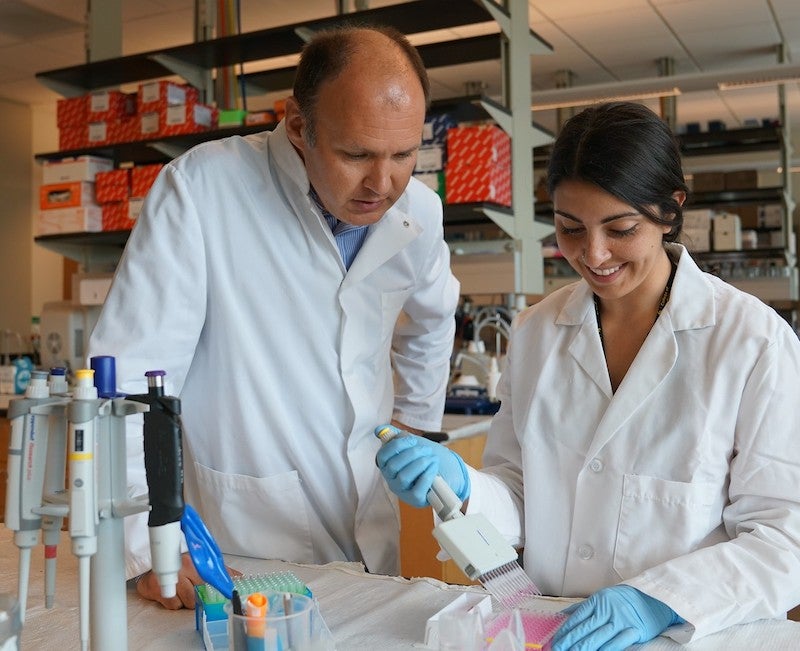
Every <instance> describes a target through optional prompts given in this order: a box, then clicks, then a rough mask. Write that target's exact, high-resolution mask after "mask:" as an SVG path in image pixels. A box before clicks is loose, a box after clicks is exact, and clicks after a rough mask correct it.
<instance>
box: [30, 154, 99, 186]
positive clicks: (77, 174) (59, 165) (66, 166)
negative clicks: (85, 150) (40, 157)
mask: <svg viewBox="0 0 800 651" xmlns="http://www.w3.org/2000/svg"><path fill="white" fill-rule="evenodd" d="M111 169H114V161H113V160H111V159H110V158H102V157H100V156H78V157H76V158H62V159H61V160H47V161H45V162H44V165H43V166H42V183H44V184H45V185H47V184H51V183H69V182H74V181H94V179H95V176H96V175H97V173H98V172H105V171H108V170H111Z"/></svg>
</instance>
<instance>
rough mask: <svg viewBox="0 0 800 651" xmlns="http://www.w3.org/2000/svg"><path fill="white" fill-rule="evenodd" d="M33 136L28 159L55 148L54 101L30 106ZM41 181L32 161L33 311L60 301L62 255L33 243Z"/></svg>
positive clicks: (31, 289) (37, 311) (56, 145)
mask: <svg viewBox="0 0 800 651" xmlns="http://www.w3.org/2000/svg"><path fill="white" fill-rule="evenodd" d="M31 123H32V129H33V132H32V137H31V148H32V153H31V154H30V156H29V158H30V160H33V155H34V154H35V153H37V152H50V151H56V150H57V149H58V128H57V127H56V104H55V102H53V103H52V104H44V105H36V106H33V107H31ZM41 182H42V166H41V165H40V164H39V163H36V162H34V163H33V164H32V174H31V196H32V204H31V208H32V210H31V212H30V215H29V224H30V229H29V233H28V241H29V242H30V246H31V249H32V251H31V266H32V270H31V281H30V296H31V309H32V310H33V312H32V314H41V313H42V305H43V304H44V303H46V302H47V301H59V300H61V298H62V295H63V269H64V258H63V257H62V256H60V255H59V254H57V253H53V252H52V251H49V250H48V249H45V248H44V247H42V246H39V245H38V244H35V243H34V242H33V238H34V237H35V234H36V231H35V227H36V224H35V215H36V210H37V208H38V206H39V194H38V193H39V186H40V185H41Z"/></svg>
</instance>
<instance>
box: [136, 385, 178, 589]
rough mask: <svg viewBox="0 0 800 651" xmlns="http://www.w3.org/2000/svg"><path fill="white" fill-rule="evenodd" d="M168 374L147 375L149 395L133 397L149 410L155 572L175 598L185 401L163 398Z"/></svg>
mask: <svg viewBox="0 0 800 651" xmlns="http://www.w3.org/2000/svg"><path fill="white" fill-rule="evenodd" d="M164 375H165V373H164V371H161V370H156V371H147V372H146V373H145V377H147V393H146V394H144V395H135V396H133V395H132V396H128V399H129V400H135V401H137V402H144V403H146V404H147V405H149V406H150V409H149V411H147V412H146V413H145V414H144V428H143V436H144V467H145V473H146V475H147V490H148V494H149V501H150V514H149V516H148V519H147V525H148V532H149V535H150V551H151V554H152V565H153V573H154V574H155V575H156V576H157V577H158V583H159V586H160V587H161V594H162V595H163V596H164V597H174V596H175V593H176V585H177V583H178V572H179V571H180V568H181V517H182V516H183V509H184V505H183V454H182V451H181V421H180V413H181V402H180V400H179V399H178V398H175V397H172V396H167V395H165V394H164Z"/></svg>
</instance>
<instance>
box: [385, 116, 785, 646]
mask: <svg viewBox="0 0 800 651" xmlns="http://www.w3.org/2000/svg"><path fill="white" fill-rule="evenodd" d="M548 183H549V186H550V187H549V189H550V194H551V196H552V197H553V206H554V212H555V227H556V236H557V240H558V245H559V248H560V249H561V251H562V253H563V254H564V256H565V257H566V259H567V260H568V261H569V263H570V265H572V267H573V268H574V269H575V270H576V271H577V272H578V273H579V274H580V275H581V277H582V279H581V280H580V281H579V282H576V283H573V284H572V285H569V286H567V287H565V288H563V289H561V290H559V291H556V292H554V293H553V294H551V295H549V296H547V297H546V298H544V300H542V301H541V302H540V303H538V304H536V305H534V306H533V307H531V308H529V309H528V310H526V311H525V312H523V313H522V314H520V316H519V317H518V318H517V319H516V321H515V324H514V331H513V335H512V339H511V345H510V347H509V355H508V360H507V368H506V370H505V372H504V373H503V377H502V379H501V382H500V387H499V388H498V395H499V397H500V398H501V400H502V406H501V408H500V411H499V412H498V414H497V415H496V416H495V417H494V419H493V422H492V427H491V429H490V432H489V435H488V440H487V446H486V451H485V454H484V469H483V470H481V471H476V470H474V469H472V468H467V467H466V466H465V465H464V464H463V462H462V461H461V459H460V458H458V456H457V455H456V454H455V453H453V452H452V451H450V450H447V449H446V448H444V447H442V446H437V445H435V444H432V443H430V442H428V441H426V440H424V439H421V438H419V437H407V438H398V439H395V440H394V441H393V442H391V443H390V444H387V445H386V446H384V447H383V448H381V450H380V451H379V453H378V465H379V467H380V468H381V471H382V472H383V474H384V477H385V478H386V479H387V481H388V483H389V486H390V487H391V488H392V490H394V491H395V492H396V493H397V494H398V495H399V496H400V497H401V498H403V499H405V500H406V501H409V502H411V503H414V504H417V505H423V504H424V503H425V502H424V498H425V495H426V494H427V490H428V488H429V487H430V484H431V482H432V479H433V477H434V476H435V475H436V474H437V473H438V474H441V475H442V476H443V477H444V478H445V480H446V481H448V483H450V484H451V486H452V487H453V488H454V490H455V491H456V492H457V493H458V494H459V495H460V496H461V497H462V498H468V499H469V502H468V509H467V512H468V513H469V512H483V513H484V514H486V515H487V516H488V517H490V518H491V519H492V520H493V522H494V523H495V525H497V526H498V528H499V529H500V530H501V531H502V532H503V533H504V535H505V536H506V537H507V538H508V539H510V540H511V541H512V543H513V544H516V545H519V546H524V548H525V551H524V565H525V568H526V571H527V572H528V573H529V574H530V575H531V577H532V578H533V580H534V582H535V583H537V584H538V585H539V587H540V588H541V589H542V590H543V592H544V593H545V594H550V595H563V596H586V595H591V597H590V598H589V599H587V600H586V601H585V602H583V603H582V604H581V605H580V606H579V607H577V608H575V609H574V610H573V613H572V616H571V617H570V618H569V619H568V620H567V622H565V624H564V625H563V626H562V628H561V629H560V630H559V631H558V632H557V633H556V636H555V637H554V639H553V650H554V651H565V650H566V649H577V650H581V651H584V650H591V649H599V648H600V647H602V648H603V649H623V648H626V647H627V646H629V645H631V644H634V643H637V642H644V641H647V640H649V639H651V638H653V637H655V636H656V635H659V634H660V633H662V632H665V634H666V635H669V636H670V637H672V638H674V639H675V640H677V641H679V642H687V641H689V640H691V639H697V638H699V637H702V636H704V635H707V634H709V633H713V632H715V631H719V630H721V629H723V628H725V627H728V626H731V625H733V624H739V623H743V622H747V621H752V620H755V619H759V618H764V617H779V616H785V613H786V611H787V610H788V609H789V608H791V607H792V606H794V605H795V604H797V603H798V602H800V491H798V488H797V487H798V486H800V446H799V445H798V443H797V436H798V432H800V408H799V407H798V397H799V396H800V342H798V338H797V336H796V335H795V333H794V332H793V331H792V330H791V328H790V327H789V326H788V324H787V323H786V322H785V321H783V320H782V319H781V318H780V317H779V316H778V315H777V313H776V312H775V311H774V310H772V309H771V308H770V307H768V306H766V305H765V304H763V303H762V302H761V301H759V300H758V299H757V298H755V297H753V296H750V295H748V294H745V293H743V292H741V291H739V290H737V289H735V288H734V287H732V286H731V285H728V284H727V283H725V282H723V281H722V280H720V279H718V278H716V277H714V276H711V275H709V274H706V273H703V272H701V271H700V269H699V268H698V267H697V265H696V264H695V262H694V261H693V260H692V258H691V256H690V255H689V254H688V253H687V252H686V249H684V248H683V247H682V246H681V245H680V244H676V243H674V242H676V240H677V239H678V238H679V235H680V232H681V225H682V213H681V206H682V204H683V202H684V200H685V198H686V192H687V188H686V185H685V183H684V180H683V173H682V170H681V163H680V155H679V150H678V147H677V144H676V142H675V139H674V137H673V136H672V134H671V132H670V131H669V129H668V127H667V126H666V124H665V123H664V122H663V121H662V120H661V119H660V118H659V117H658V116H657V115H655V114H654V113H653V112H652V111H650V110H649V109H647V108H645V107H643V106H640V105H637V104H631V103H611V104H605V105H600V106H597V107H593V108H589V109H587V110H585V111H583V112H582V113H580V114H578V115H577V116H575V117H574V118H572V119H571V120H570V121H569V122H567V124H566V125H565V127H564V129H563V131H562V133H561V134H560V135H559V137H558V139H557V141H556V143H555V145H554V149H553V154H552V158H551V161H550V168H549V172H548ZM604 644H607V645H608V646H603V645H604Z"/></svg>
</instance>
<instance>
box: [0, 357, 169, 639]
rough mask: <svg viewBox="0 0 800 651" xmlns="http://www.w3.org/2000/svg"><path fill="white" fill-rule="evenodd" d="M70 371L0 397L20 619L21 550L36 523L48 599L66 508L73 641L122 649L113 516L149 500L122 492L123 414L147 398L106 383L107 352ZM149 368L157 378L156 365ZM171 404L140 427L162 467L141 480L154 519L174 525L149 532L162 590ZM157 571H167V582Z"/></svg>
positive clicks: (23, 592) (118, 519) (119, 534)
mask: <svg viewBox="0 0 800 651" xmlns="http://www.w3.org/2000/svg"><path fill="white" fill-rule="evenodd" d="M75 378H76V382H75V386H74V388H73V390H72V391H71V392H70V391H69V386H68V384H67V382H66V369H65V368H56V369H52V371H51V374H50V377H49V378H48V375H47V373H44V372H36V373H35V374H34V377H33V378H32V380H31V383H30V386H29V387H28V389H27V393H26V396H25V397H23V398H18V399H15V400H11V401H10V402H9V406H8V415H9V419H10V420H11V425H12V436H11V442H10V445H9V461H8V470H9V484H8V488H9V490H8V492H7V501H6V514H7V516H6V525H7V526H8V527H9V529H11V530H13V531H14V534H15V542H16V544H17V546H18V547H19V548H20V564H19V577H18V581H19V587H18V592H19V603H20V618H21V619H22V620H24V613H25V607H26V597H27V591H28V581H29V570H28V568H29V561H30V552H31V548H32V547H34V546H35V545H36V544H37V543H38V529H39V528H41V529H42V530H43V531H44V539H45V540H44V542H45V557H46V560H45V605H46V606H47V607H52V606H53V599H54V590H55V569H56V568H55V548H56V546H57V545H58V539H59V536H60V529H61V525H62V523H63V521H64V518H65V517H67V516H69V525H68V533H69V536H70V539H71V547H72V551H73V553H74V554H75V556H76V557H77V558H78V583H79V619H80V639H81V648H82V649H88V648H89V646H90V644H91V647H92V648H94V649H111V648H113V649H115V651H117V650H122V651H124V650H125V649H126V648H127V636H126V635H122V636H121V635H120V631H126V630H127V622H126V619H127V603H126V599H127V594H126V593H127V589H126V582H125V564H124V559H125V546H124V527H123V519H124V518H125V517H127V516H128V515H132V514H134V513H140V512H143V511H147V510H148V509H149V508H150V507H149V504H148V499H147V496H139V497H133V498H132V497H129V495H128V482H127V454H126V450H125V447H126V446H125V440H126V432H125V423H126V418H127V417H128V416H130V415H133V414H137V413H146V412H148V411H149V410H150V408H151V407H150V404H148V401H146V400H139V401H137V400H130V399H127V398H126V397H125V396H123V395H121V394H118V393H116V386H115V385H116V379H115V369H114V363H113V358H107V357H97V358H92V368H91V369H78V370H77V371H76V372H75ZM159 378H160V379H163V373H161V374H160V375H159ZM51 389H52V393H51ZM153 393H155V394H158V395H157V396H155V397H152V399H151V400H149V402H150V403H153V404H157V405H158V406H159V407H160V406H163V404H165V403H166V404H170V401H171V400H173V399H170V398H168V397H164V396H163V395H161V394H163V391H162V392H160V393H159V391H153ZM178 413H180V410H179V408H178V409H177V410H176V409H175V408H174V404H173V405H172V411H171V412H170V413H169V414H168V415H167V416H166V421H167V422H168V426H167V427H164V426H163V424H162V423H161V421H160V420H159V418H158V417H157V418H156V419H155V421H154V420H153V419H149V421H148V420H147V419H146V422H145V427H144V435H145V438H148V437H153V436H155V437H156V438H157V439H159V445H158V446H155V448H156V449H157V453H156V454H157V456H158V457H159V463H160V464H161V466H160V467H159V470H163V471H164V472H166V473H167V474H168V475H169V481H167V480H162V481H154V484H155V488H154V489H153V490H154V491H155V492H153V490H151V493H152V494H153V495H154V496H156V497H157V499H156V500H155V501H156V502H157V507H156V511H157V514H158V516H159V518H160V520H159V524H172V529H177V535H175V533H174V532H172V531H171V532H170V533H169V535H167V536H161V537H159V536H158V535H156V536H155V537H154V538H155V541H156V542H158V544H159V549H158V550H157V551H155V552H154V553H153V557H154V559H156V561H155V562H156V563H159V562H160V564H161V565H160V566H159V569H160V570H161V575H162V580H161V585H162V591H164V592H165V593H167V594H169V593H170V591H171V593H172V594H174V593H175V585H174V584H175V582H176V581H177V570H176V569H175V560H174V559H177V563H178V567H180V529H179V527H180V513H181V512H180V510H179V509H177V508H176V507H180V506H182V504H183V484H182V479H183V474H182V466H181V460H180V456H179V449H180V436H179V434H180V432H179V428H177V429H176V427H175V424H174V422H173V421H172V420H170V419H171V418H172V417H175V416H176V414H178ZM154 422H156V423H157V424H158V425H157V426H154V425H153V423H154ZM154 430H155V434H154V433H153V431H154ZM165 430H166V434H165V433H164V432H165ZM161 439H163V440H161ZM164 446H166V447H164ZM67 475H68V476H69V482H68V483H67V479H66V477H67ZM162 479H163V478H162ZM164 486H166V488H164V491H165V492H168V493H169V496H168V498H166V499H165V498H163V497H162V496H161V495H160V494H159V490H161V489H162V487H164ZM176 496H177V497H176ZM165 503H167V504H169V505H170V507H171V510H169V511H168V512H167V514H166V515H164V511H163V509H161V508H160V507H161V506H162V505H163V504H165ZM173 523H174V524H173ZM154 544H155V543H154ZM159 559H161V560H159ZM163 559H168V561H169V562H167V561H166V560H163ZM164 577H167V578H170V577H171V578H172V580H173V582H172V585H169V581H168V580H165V579H164Z"/></svg>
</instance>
